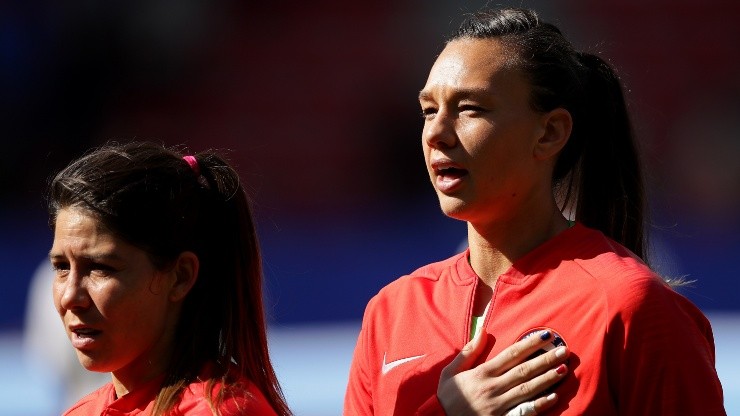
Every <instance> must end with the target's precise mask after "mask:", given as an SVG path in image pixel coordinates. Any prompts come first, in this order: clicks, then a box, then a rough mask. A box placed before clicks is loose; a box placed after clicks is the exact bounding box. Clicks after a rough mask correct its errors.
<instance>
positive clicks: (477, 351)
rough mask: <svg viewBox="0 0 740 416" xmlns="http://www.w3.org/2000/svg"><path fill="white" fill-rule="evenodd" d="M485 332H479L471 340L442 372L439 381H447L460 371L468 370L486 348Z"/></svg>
mask: <svg viewBox="0 0 740 416" xmlns="http://www.w3.org/2000/svg"><path fill="white" fill-rule="evenodd" d="M486 340H487V336H486V333H485V331H480V332H479V333H478V334H476V335H475V337H474V338H473V339H471V340H470V341H469V342H468V343H467V344H465V346H464V347H463V349H462V350H461V351H460V352H459V353H458V354H457V356H455V358H454V359H453V360H452V362H450V363H449V364H448V365H447V366H446V367H445V368H444V369H443V370H442V374H441V377H440V378H441V379H447V378H450V377H452V376H454V375H455V374H458V373H460V372H462V371H465V370H469V369H470V368H471V367H472V366H473V363H475V360H476V359H477V358H478V357H479V356H480V355H481V353H482V352H483V350H484V347H485V346H486Z"/></svg>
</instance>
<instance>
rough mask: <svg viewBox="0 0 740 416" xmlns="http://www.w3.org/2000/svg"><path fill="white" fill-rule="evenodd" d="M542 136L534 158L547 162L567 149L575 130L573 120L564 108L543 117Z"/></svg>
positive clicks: (535, 149) (536, 146) (536, 145)
mask: <svg viewBox="0 0 740 416" xmlns="http://www.w3.org/2000/svg"><path fill="white" fill-rule="evenodd" d="M542 126H543V127H544V129H543V133H542V136H541V137H540V138H539V139H538V140H537V143H536V144H535V147H534V157H535V158H536V159H537V160H546V159H550V158H552V157H554V156H556V155H557V154H558V153H559V152H560V150H562V149H563V147H565V144H566V143H568V139H569V138H570V132H571V130H573V118H572V117H571V115H570V112H569V111H568V110H566V109H564V108H556V109H554V110H551V111H549V112H547V113H545V114H543V115H542Z"/></svg>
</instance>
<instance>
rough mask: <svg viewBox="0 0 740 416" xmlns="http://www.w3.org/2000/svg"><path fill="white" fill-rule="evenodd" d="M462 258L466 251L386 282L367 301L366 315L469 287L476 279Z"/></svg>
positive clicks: (464, 257) (409, 304)
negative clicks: (458, 288)
mask: <svg viewBox="0 0 740 416" xmlns="http://www.w3.org/2000/svg"><path fill="white" fill-rule="evenodd" d="M466 255H467V252H463V253H459V254H456V255H454V256H452V257H449V258H447V259H445V260H441V261H437V262H433V263H429V264H427V265H424V266H422V267H419V268H417V269H416V270H414V271H412V272H411V273H409V274H406V275H403V276H401V277H399V278H397V279H396V280H394V281H392V282H390V283H389V284H387V285H386V286H385V287H383V288H382V289H381V290H380V291H379V292H378V293H377V294H376V295H375V296H373V297H372V298H371V299H370V301H369V302H368V305H367V309H366V311H365V313H366V315H367V314H368V313H371V312H377V311H378V310H381V311H382V310H385V309H388V308H391V309H393V308H395V307H396V306H397V305H403V306H405V307H410V306H411V305H413V304H414V303H415V302H424V299H426V298H427V297H429V296H432V294H433V293H436V292H444V293H447V294H449V295H453V294H454V293H455V289H454V288H455V287H466V286H470V285H472V284H473V283H474V282H475V280H476V279H477V277H476V276H475V274H474V272H473V271H472V269H471V268H470V267H469V265H468V264H467V261H466V260H465V259H466V258H467V257H466ZM465 266H468V267H467V268H466V267H465Z"/></svg>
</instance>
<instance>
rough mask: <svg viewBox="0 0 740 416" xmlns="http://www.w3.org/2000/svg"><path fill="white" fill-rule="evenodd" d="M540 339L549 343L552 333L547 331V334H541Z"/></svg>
mask: <svg viewBox="0 0 740 416" xmlns="http://www.w3.org/2000/svg"><path fill="white" fill-rule="evenodd" d="M540 339H541V340H543V341H547V340H548V339H550V331H545V332H543V333H541V334H540Z"/></svg>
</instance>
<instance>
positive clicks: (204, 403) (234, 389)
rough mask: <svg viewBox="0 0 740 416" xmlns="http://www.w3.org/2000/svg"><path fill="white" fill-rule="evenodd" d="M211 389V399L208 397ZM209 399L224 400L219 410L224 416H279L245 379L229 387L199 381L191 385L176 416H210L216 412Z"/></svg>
mask: <svg viewBox="0 0 740 416" xmlns="http://www.w3.org/2000/svg"><path fill="white" fill-rule="evenodd" d="M209 386H210V388H211V394H210V395H209V394H207V393H206V391H207V389H208V388H209ZM209 397H213V398H214V400H217V398H218V397H221V400H220V402H218V410H219V412H220V414H221V415H222V416H237V415H268V416H269V415H275V414H276V413H275V411H274V410H273V409H272V407H271V406H270V404H269V403H268V401H267V399H266V398H265V396H264V394H263V393H262V392H261V391H260V390H259V388H257V386H256V385H255V384H254V383H253V382H252V381H250V380H248V379H247V378H244V377H241V378H239V379H238V380H236V381H234V382H230V383H228V384H224V383H222V382H221V381H220V380H213V381H209V380H198V381H195V382H193V383H190V384H189V385H188V386H187V387H186V388H185V390H184V391H183V394H182V396H181V399H180V402H179V403H178V405H177V411H178V412H177V413H178V414H182V415H208V416H211V415H212V414H213V412H212V410H211V401H210V400H209Z"/></svg>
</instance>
